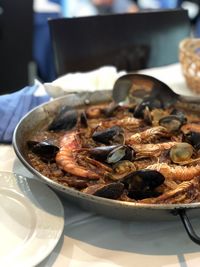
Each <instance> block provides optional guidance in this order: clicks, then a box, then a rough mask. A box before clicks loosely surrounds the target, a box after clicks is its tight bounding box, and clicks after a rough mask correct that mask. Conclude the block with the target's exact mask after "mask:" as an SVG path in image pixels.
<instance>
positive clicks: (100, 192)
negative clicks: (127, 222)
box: [83, 183, 124, 199]
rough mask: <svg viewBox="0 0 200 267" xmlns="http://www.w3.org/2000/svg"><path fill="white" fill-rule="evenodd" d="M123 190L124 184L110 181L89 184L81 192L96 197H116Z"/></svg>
mask: <svg viewBox="0 0 200 267" xmlns="http://www.w3.org/2000/svg"><path fill="white" fill-rule="evenodd" d="M123 190H124V185H123V184H122V183H110V184H96V185H91V186H88V187H87V188H85V189H84V190H83V192H84V193H86V194H90V195H94V196H98V197H104V198H110V199H118V198H119V197H120V196H121V194H122V193H123Z"/></svg>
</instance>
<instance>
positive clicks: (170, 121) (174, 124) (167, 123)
mask: <svg viewBox="0 0 200 267" xmlns="http://www.w3.org/2000/svg"><path fill="white" fill-rule="evenodd" d="M159 125H160V126H163V127H165V128H166V129H167V130H168V132H177V131H178V130H179V129H180V128H181V126H182V125H183V120H182V118H181V117H179V116H177V115H169V116H165V117H163V118H161V119H160V120H159Z"/></svg>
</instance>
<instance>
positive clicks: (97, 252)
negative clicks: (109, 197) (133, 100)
mask: <svg viewBox="0 0 200 267" xmlns="http://www.w3.org/2000/svg"><path fill="white" fill-rule="evenodd" d="M0 170H1V171H12V172H15V173H18V174H22V175H24V176H27V177H31V178H33V179H35V178H34V177H33V175H32V174H31V173H30V172H29V171H28V170H27V169H26V168H25V167H24V166H23V165H22V164H21V163H20V161H19V160H18V159H17V157H16V156H15V152H14V150H13V147H12V146H11V145H3V144H1V145H0ZM61 201H62V203H63V205H64V210H65V227H64V232H63V235H62V237H61V239H60V241H59V242H58V244H57V246H56V248H55V249H54V250H53V251H52V253H51V254H50V255H49V256H48V257H47V258H46V259H45V260H44V261H43V262H41V263H40V264H39V265H38V266H37V267H51V266H53V267H65V266H68V267H83V266H87V267H90V266H91V267H93V266H95V267H96V266H97V267H100V266H101V267H104V266H105V267H119V266H123V267H124V266H126V267H132V266H134V267H143V266H145V267H152V266H153V267H161V266H162V267H199V261H200V247H199V246H198V245H196V244H195V243H193V242H192V241H191V240H190V239H189V238H188V236H187V234H186V232H185V230H184V228H183V225H182V223H181V221H180V220H179V218H177V219H176V220H173V221H169V222H144V221H129V222H125V221H120V220H115V219H110V218H105V217H103V216H100V215H96V214H93V213H89V212H87V211H83V210H82V209H80V208H79V207H77V206H75V205H74V204H72V203H70V202H67V201H66V200H65V199H63V198H61ZM199 219H200V211H199V217H198V218H195V219H192V223H193V226H194V227H195V229H196V231H197V233H198V232H200V223H199Z"/></svg>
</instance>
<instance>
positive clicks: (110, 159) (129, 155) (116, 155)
mask: <svg viewBox="0 0 200 267" xmlns="http://www.w3.org/2000/svg"><path fill="white" fill-rule="evenodd" d="M134 158H135V151H134V149H133V148H132V147H130V146H126V145H124V146H118V147H116V148H114V149H113V150H112V151H111V152H110V153H109V154H108V156H107V160H106V161H107V163H109V164H111V163H112V164H113V163H116V162H118V161H120V160H129V161H132V160H133V159H134Z"/></svg>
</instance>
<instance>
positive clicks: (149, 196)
mask: <svg viewBox="0 0 200 267" xmlns="http://www.w3.org/2000/svg"><path fill="white" fill-rule="evenodd" d="M199 112H200V110H199V107H198V102H196V100H195V101H194V100H193V99H188V98H184V97H182V96H179V95H176V94H175V93H174V92H173V91H172V90H170V88H169V87H168V86H167V85H166V84H163V83H162V82H160V81H159V80H157V79H155V78H153V77H150V76H146V75H137V74H129V75H125V76H122V77H121V78H119V79H118V80H117V81H116V84H115V86H114V89H113V91H112V92H111V91H98V92H93V93H91V92H82V93H78V94H70V95H67V96H64V97H61V98H58V99H55V100H53V101H51V102H49V103H46V104H43V105H41V106H39V107H37V108H36V109H34V110H32V111H31V112H30V113H29V114H27V115H26V116H25V117H24V118H23V119H22V120H21V121H20V122H19V124H18V126H17V127H16V129H15V132H14V136H13V146H14V149H15V152H16V154H17V156H18V157H19V159H20V160H21V161H22V163H23V164H24V165H25V166H26V167H27V168H28V169H29V170H30V171H31V172H32V173H33V174H35V175H36V176H37V177H39V178H40V179H41V180H42V181H43V182H45V183H47V184H48V185H49V186H51V187H52V188H54V189H55V190H56V191H57V192H58V193H59V194H62V195H63V196H65V197H66V198H68V199H69V200H72V201H74V202H76V203H77V204H78V205H80V206H81V207H83V208H85V209H88V210H91V211H93V212H97V213H101V214H103V215H106V216H110V217H114V218H119V219H126V220H129V219H139V220H170V219H173V218H175V216H173V215H180V217H181V219H182V221H183V223H184V226H185V227H186V230H187V232H188V234H189V236H190V237H191V238H192V239H193V240H194V241H195V242H196V243H199V238H198V237H197V236H196V234H195V233H194V232H193V229H192V227H191V224H190V222H189V219H188V217H187V215H186V211H187V212H188V213H190V214H191V215H192V216H193V215H196V214H198V212H199V210H198V209H199V207H200V202H199V200H200V182H199V175H200V159H199V148H200V136H199V135H200V134H199V132H200V131H199V128H200V119H199Z"/></svg>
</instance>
